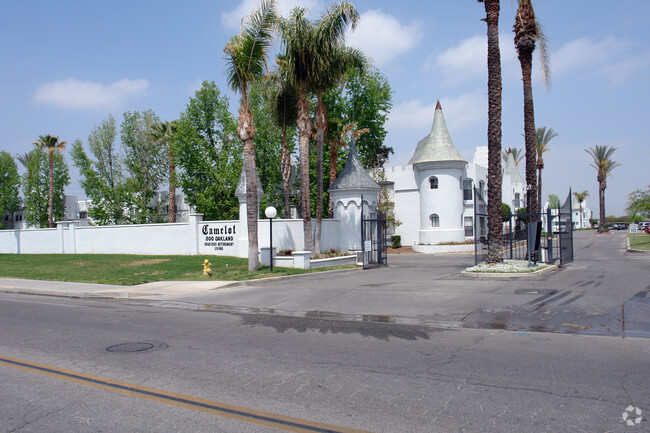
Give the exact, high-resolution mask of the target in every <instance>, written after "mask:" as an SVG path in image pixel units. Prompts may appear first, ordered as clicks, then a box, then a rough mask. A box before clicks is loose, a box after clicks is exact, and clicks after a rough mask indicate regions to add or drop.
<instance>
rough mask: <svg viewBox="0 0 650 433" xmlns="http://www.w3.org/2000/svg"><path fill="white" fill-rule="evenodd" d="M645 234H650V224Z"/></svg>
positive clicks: (646, 227)
mask: <svg viewBox="0 0 650 433" xmlns="http://www.w3.org/2000/svg"><path fill="white" fill-rule="evenodd" d="M645 232H646V233H648V234H650V224H648V225H647V226H645Z"/></svg>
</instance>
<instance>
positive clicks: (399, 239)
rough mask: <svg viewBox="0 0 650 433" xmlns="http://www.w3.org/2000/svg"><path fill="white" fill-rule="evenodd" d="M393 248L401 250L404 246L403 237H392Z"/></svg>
mask: <svg viewBox="0 0 650 433" xmlns="http://www.w3.org/2000/svg"><path fill="white" fill-rule="evenodd" d="M390 242H391V245H390V246H391V247H393V248H399V247H401V246H402V237H401V236H400V235H393V236H391V237H390Z"/></svg>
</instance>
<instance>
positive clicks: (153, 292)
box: [0, 278, 238, 300]
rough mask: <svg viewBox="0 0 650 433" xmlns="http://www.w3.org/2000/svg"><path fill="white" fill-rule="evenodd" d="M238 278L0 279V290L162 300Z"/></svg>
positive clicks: (235, 282) (69, 296)
mask: <svg viewBox="0 0 650 433" xmlns="http://www.w3.org/2000/svg"><path fill="white" fill-rule="evenodd" d="M237 283H238V282H237V281H157V282H154V283H146V284H139V285H136V286H119V285H115V284H93V283H72V282H68V281H44V280H22V279H17V278H0V292H6V293H23V294H30V295H45V296H61V297H68V298H81V299H91V298H94V299H152V300H156V299H163V298H165V297H167V296H182V295H185V294H190V293H193V294H198V293H204V292H207V291H209V290H215V289H218V288H221V287H224V286H228V285H232V284H237Z"/></svg>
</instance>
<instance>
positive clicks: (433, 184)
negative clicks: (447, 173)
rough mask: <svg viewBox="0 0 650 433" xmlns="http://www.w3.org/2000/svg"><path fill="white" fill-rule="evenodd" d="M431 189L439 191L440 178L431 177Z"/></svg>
mask: <svg viewBox="0 0 650 433" xmlns="http://www.w3.org/2000/svg"><path fill="white" fill-rule="evenodd" d="M429 189H438V178H437V177H435V176H431V177H430V178H429Z"/></svg>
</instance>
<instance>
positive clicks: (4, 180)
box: [0, 150, 20, 229]
mask: <svg viewBox="0 0 650 433" xmlns="http://www.w3.org/2000/svg"><path fill="white" fill-rule="evenodd" d="M19 207H20V176H19V175H18V166H17V165H16V161H14V159H13V157H12V156H11V154H9V152H6V151H4V150H3V151H1V152H0V229H4V228H6V226H5V224H4V218H5V213H8V212H13V211H15V210H17V209H18V208H19Z"/></svg>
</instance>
